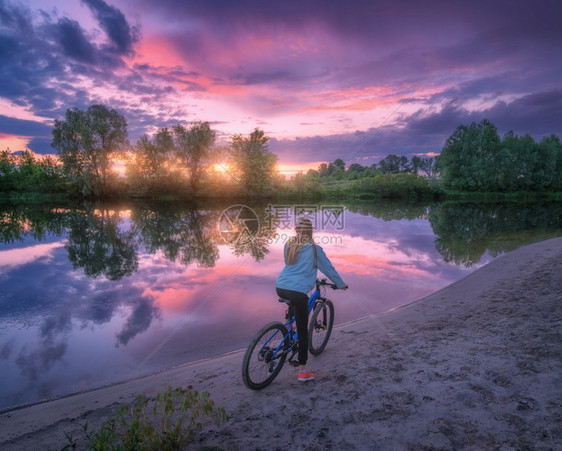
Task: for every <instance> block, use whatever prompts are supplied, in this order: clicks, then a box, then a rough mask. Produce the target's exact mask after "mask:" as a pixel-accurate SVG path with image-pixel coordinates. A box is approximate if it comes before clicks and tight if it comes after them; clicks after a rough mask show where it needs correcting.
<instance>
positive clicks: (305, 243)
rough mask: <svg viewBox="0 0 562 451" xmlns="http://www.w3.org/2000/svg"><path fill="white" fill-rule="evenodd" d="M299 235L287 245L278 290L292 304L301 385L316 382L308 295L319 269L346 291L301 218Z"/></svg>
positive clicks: (344, 285) (307, 222) (310, 230)
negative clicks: (308, 364)
mask: <svg viewBox="0 0 562 451" xmlns="http://www.w3.org/2000/svg"><path fill="white" fill-rule="evenodd" d="M296 233H297V235H296V236H294V237H292V238H291V239H290V240H289V242H288V243H287V244H285V249H284V253H285V267H284V268H283V270H282V271H281V274H279V277H278V278H277V283H276V290H277V294H278V296H279V297H281V298H283V299H288V300H289V301H291V306H292V308H293V312H294V314H295V319H296V323H297V333H298V338H299V366H300V368H299V373H298V380H299V381H301V382H305V381H309V380H312V379H314V374H313V373H311V372H309V371H308V370H307V369H306V361H307V359H308V295H307V293H308V292H309V291H310V290H312V289H313V288H314V285H315V283H316V277H317V274H318V273H317V269H319V270H320V271H322V273H323V274H325V275H326V276H327V277H329V278H330V280H331V281H332V282H333V283H334V284H336V286H337V287H338V288H341V289H344V290H345V289H347V285H346V284H345V282H344V281H343V280H342V278H341V277H340V275H339V274H338V272H337V271H336V270H335V268H334V266H333V265H332V263H331V262H330V260H329V259H328V257H327V256H326V254H325V253H324V250H323V249H322V248H321V247H320V246H318V245H316V244H315V243H314V241H313V239H312V222H311V221H310V219H308V218H301V219H299V221H298V222H297V226H296Z"/></svg>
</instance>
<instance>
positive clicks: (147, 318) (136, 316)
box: [117, 298, 158, 345]
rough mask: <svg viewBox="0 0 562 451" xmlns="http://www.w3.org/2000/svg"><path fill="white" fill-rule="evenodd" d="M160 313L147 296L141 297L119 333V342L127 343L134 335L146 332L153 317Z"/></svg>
mask: <svg viewBox="0 0 562 451" xmlns="http://www.w3.org/2000/svg"><path fill="white" fill-rule="evenodd" d="M157 314H158V308H156V307H154V305H152V302H151V301H149V300H148V299H146V298H140V299H139V301H138V303H137V305H136V306H135V307H134V309H133V312H132V313H131V315H129V317H128V318H127V322H126V323H125V326H124V327H123V330H122V331H121V332H119V333H118V334H117V340H118V341H119V343H121V344H123V345H126V344H127V343H128V342H129V341H130V340H131V339H132V338H133V337H135V336H136V335H138V334H139V333H141V332H144V331H145V330H147V329H148V327H149V326H150V323H151V322H152V318H153V317H154V316H155V315H157Z"/></svg>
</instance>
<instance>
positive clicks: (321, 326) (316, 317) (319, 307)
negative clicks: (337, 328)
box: [308, 300, 334, 355]
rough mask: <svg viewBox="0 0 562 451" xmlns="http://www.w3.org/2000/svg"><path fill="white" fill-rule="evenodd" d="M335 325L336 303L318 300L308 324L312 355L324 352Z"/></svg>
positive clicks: (309, 347) (309, 346)
mask: <svg viewBox="0 0 562 451" xmlns="http://www.w3.org/2000/svg"><path fill="white" fill-rule="evenodd" d="M333 326H334V304H332V301H330V300H326V301H324V302H318V304H316V307H314V311H313V312H312V317H311V318H310V323H309V324H308V350H309V351H310V353H311V354H312V355H319V354H321V353H322V351H323V350H324V348H325V347H326V345H327V344H328V340H329V339H330V335H331V334H332V327H333Z"/></svg>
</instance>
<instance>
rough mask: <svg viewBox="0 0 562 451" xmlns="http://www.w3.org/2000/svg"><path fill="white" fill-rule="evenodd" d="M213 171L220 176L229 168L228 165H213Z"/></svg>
mask: <svg viewBox="0 0 562 451" xmlns="http://www.w3.org/2000/svg"><path fill="white" fill-rule="evenodd" d="M213 169H214V170H215V171H216V172H218V173H220V174H226V173H228V172H229V171H230V166H229V165H228V163H215V164H214V165H213Z"/></svg>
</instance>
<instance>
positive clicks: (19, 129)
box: [0, 115, 51, 136]
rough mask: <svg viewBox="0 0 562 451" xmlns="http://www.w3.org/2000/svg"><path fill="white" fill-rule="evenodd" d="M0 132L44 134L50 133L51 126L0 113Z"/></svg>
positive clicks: (31, 134) (21, 134) (30, 134)
mask: <svg viewBox="0 0 562 451" xmlns="http://www.w3.org/2000/svg"><path fill="white" fill-rule="evenodd" d="M0 133H6V134H13V135H19V136H33V135H39V136H46V135H49V134H50V133H51V127H49V126H48V125H45V124H42V123H41V122H35V121H28V120H25V119H16V118H13V117H8V116H2V115H0Z"/></svg>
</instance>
